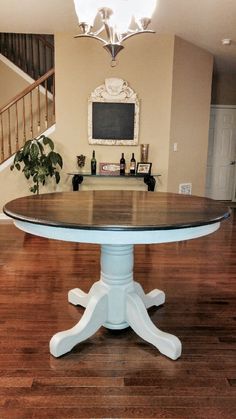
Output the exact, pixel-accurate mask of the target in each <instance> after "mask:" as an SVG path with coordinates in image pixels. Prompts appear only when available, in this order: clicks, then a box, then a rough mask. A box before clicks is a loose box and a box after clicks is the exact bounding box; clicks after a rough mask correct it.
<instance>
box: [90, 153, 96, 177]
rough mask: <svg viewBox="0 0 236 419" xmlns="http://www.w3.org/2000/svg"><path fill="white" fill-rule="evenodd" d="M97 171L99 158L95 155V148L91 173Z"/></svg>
mask: <svg viewBox="0 0 236 419" xmlns="http://www.w3.org/2000/svg"><path fill="white" fill-rule="evenodd" d="M96 172H97V160H96V157H95V151H94V150H93V156H92V158H91V175H96Z"/></svg>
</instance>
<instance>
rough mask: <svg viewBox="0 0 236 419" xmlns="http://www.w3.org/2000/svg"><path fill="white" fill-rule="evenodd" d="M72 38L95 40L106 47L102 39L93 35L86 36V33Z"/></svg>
mask: <svg viewBox="0 0 236 419" xmlns="http://www.w3.org/2000/svg"><path fill="white" fill-rule="evenodd" d="M74 38H93V39H97V40H98V41H100V42H102V43H103V44H104V45H106V43H107V42H106V41H104V39H102V38H100V37H99V36H97V35H94V34H90V35H88V34H86V33H81V34H79V35H75V36H74Z"/></svg>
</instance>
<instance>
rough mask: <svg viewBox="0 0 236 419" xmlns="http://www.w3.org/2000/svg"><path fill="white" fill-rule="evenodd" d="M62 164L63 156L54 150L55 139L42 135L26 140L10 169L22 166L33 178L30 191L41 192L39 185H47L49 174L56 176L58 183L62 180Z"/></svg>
mask: <svg viewBox="0 0 236 419" xmlns="http://www.w3.org/2000/svg"><path fill="white" fill-rule="evenodd" d="M22 165H23V166H22ZM62 166H63V161H62V157H61V155H60V154H59V153H56V152H55V151H54V143H53V141H52V140H51V139H50V138H48V137H45V135H41V136H40V137H39V138H33V139H31V140H28V141H26V143H25V144H24V146H23V147H22V148H21V149H20V150H18V151H17V152H16V154H15V158H14V161H13V164H12V165H11V167H10V169H11V170H13V169H14V168H16V169H17V170H21V168H22V172H23V173H24V175H25V177H26V179H30V178H32V180H33V184H34V185H33V186H31V187H30V192H33V193H37V194H39V185H40V184H42V185H45V183H46V179H47V177H48V176H50V177H51V178H52V177H54V178H55V180H56V183H59V182H60V173H59V171H58V169H59V168H62Z"/></svg>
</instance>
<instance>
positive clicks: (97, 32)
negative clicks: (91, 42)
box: [91, 25, 105, 36]
mask: <svg viewBox="0 0 236 419" xmlns="http://www.w3.org/2000/svg"><path fill="white" fill-rule="evenodd" d="M104 29H105V25H102V26H101V28H100V29H98V30H97V31H96V32H91V33H92V35H94V36H98V35H99V34H100V33H101V32H102V31H103V30H104Z"/></svg>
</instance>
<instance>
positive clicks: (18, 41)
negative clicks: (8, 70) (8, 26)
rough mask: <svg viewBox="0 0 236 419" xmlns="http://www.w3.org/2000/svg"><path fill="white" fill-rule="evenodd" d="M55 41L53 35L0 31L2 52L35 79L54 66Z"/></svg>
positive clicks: (0, 50) (0, 51)
mask: <svg viewBox="0 0 236 419" xmlns="http://www.w3.org/2000/svg"><path fill="white" fill-rule="evenodd" d="M53 43H54V37H53V35H34V34H20V33H0V53H1V54H2V55H4V56H5V57H6V58H8V59H9V60H10V61H11V62H13V63H14V64H15V65H16V66H17V67H19V68H20V69H21V70H23V71H24V72H25V73H27V74H28V75H29V76H30V77H32V78H33V79H34V80H37V79H38V78H40V77H41V76H42V75H44V74H45V73H46V72H47V71H48V70H50V69H51V68H53V67H54V45H53ZM49 90H51V86H50V85H49Z"/></svg>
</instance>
